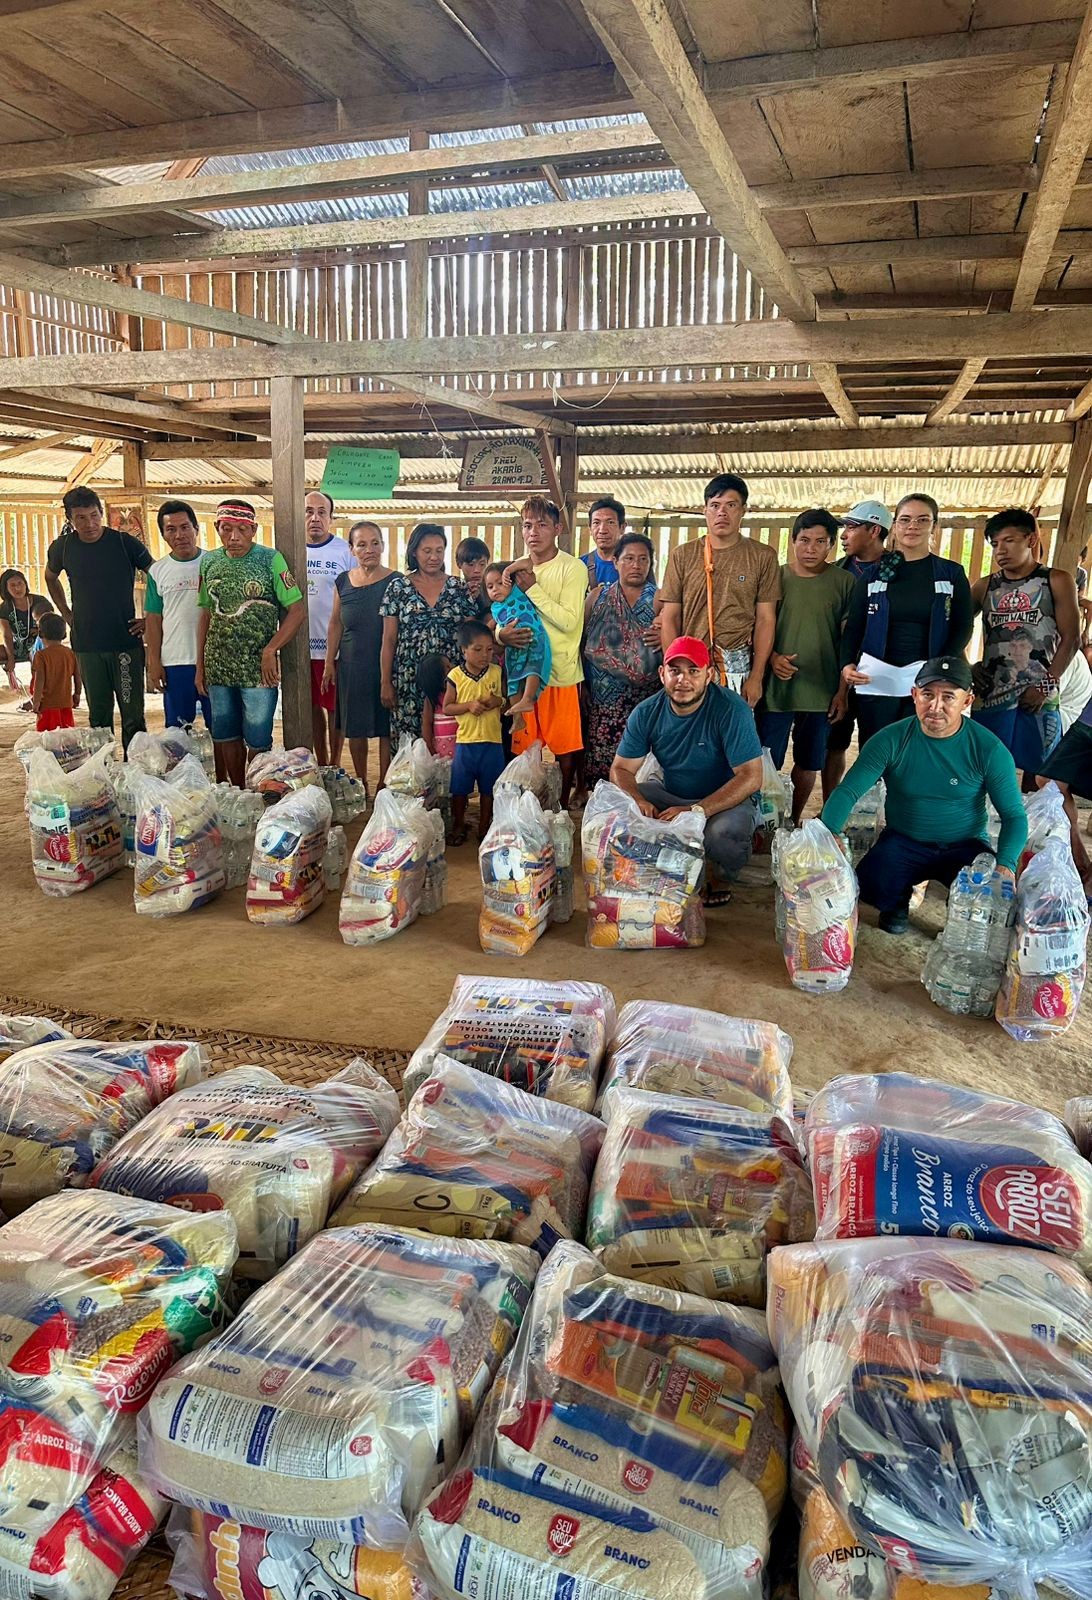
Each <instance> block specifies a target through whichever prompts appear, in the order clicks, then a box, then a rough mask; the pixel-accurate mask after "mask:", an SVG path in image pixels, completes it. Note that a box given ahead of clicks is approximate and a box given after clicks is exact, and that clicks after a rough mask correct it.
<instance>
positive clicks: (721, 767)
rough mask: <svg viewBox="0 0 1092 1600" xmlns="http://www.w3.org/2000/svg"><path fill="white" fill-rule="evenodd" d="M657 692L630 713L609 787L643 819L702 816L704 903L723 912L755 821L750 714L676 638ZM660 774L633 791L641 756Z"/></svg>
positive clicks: (695, 646)
mask: <svg viewBox="0 0 1092 1600" xmlns="http://www.w3.org/2000/svg"><path fill="white" fill-rule="evenodd" d="M660 682H661V683H662V684H663V688H662V689H661V690H660V692H659V694H654V695H652V696H651V697H650V698H649V699H648V700H642V701H641V704H640V705H639V706H638V707H637V708H636V710H634V711H632V712H631V713H630V716H629V721H628V722H627V723H626V727H625V732H624V733H623V735H622V742H621V744H619V746H618V754H617V755H616V756H615V758H614V764H613V765H612V767H611V773H610V776H611V782H612V783H616V784H617V785H618V787H619V788H620V789H624V790H625V792H626V793H627V794H629V795H632V796H633V798H634V800H636V802H637V804H638V806H639V807H640V808H641V810H642V811H643V813H644V814H645V816H646V817H658V818H659V820H660V821H661V822H670V821H671V820H672V818H674V817H677V816H678V815H679V814H680V813H681V812H683V811H700V812H702V813H703V815H704V816H705V819H706V821H705V854H706V858H707V869H708V870H707V876H708V880H709V881H708V886H707V888H706V891H705V903H706V905H709V906H722V905H727V903H728V901H729V900H730V899H731V897H732V896H731V891H730V890H729V889H728V888H727V887H726V885H725V883H724V880H725V879H730V878H734V877H736V876H737V874H738V873H739V871H740V870H741V868H742V867H744V866H745V865H746V863H747V857H748V856H749V854H750V850H751V837H752V835H753V833H754V831H755V826H756V823H757V820H758V812H757V807H756V805H755V800H754V797H755V795H756V794H757V793H758V791H759V789H760V788H761V787H762V746H761V745H760V744H759V742H758V733H757V732H756V730H755V719H754V716H753V714H752V712H751V709H750V707H749V706H748V705H747V704H746V702H745V701H744V700H743V699H742V698H741V697H740V696H739V695H738V694H736V693H735V692H734V691H733V690H731V689H723V688H721V686H720V685H719V684H718V683H716V682H715V681H714V678H713V666H712V661H711V660H710V656H709V649H708V646H707V645H705V644H704V643H703V642H702V640H701V639H695V638H692V637H691V636H689V635H687V634H682V635H681V636H680V637H679V638H677V639H675V640H674V641H673V642H672V643H671V644H669V645H668V647H667V649H666V650H665V651H664V664H663V666H662V667H661V668H660ZM650 755H652V756H655V758H656V760H657V761H658V762H659V764H660V766H661V767H662V768H663V781H662V782H660V783H647V782H645V783H638V781H637V774H638V772H639V771H640V769H641V767H642V765H643V763H644V761H645V760H646V758H647V757H648V756H650Z"/></svg>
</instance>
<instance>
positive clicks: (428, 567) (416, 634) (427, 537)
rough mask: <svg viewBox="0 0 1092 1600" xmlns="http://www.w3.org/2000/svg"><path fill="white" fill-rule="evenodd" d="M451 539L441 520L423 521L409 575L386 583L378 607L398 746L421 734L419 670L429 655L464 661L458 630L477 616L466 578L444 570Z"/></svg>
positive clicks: (409, 551) (409, 555)
mask: <svg viewBox="0 0 1092 1600" xmlns="http://www.w3.org/2000/svg"><path fill="white" fill-rule="evenodd" d="M446 555H447V535H446V534H445V532H444V530H443V528H441V527H440V525H439V524H438V523H436V522H419V523H418V524H417V526H416V528H414V530H413V532H412V533H411V534H410V538H409V543H408V545H407V546H406V571H405V572H404V573H402V572H398V573H396V574H395V575H394V577H393V578H392V579H391V581H390V583H389V584H388V585H387V588H386V592H385V593H384V595H383V599H382V602H381V604H380V607H379V614H380V616H381V617H382V618H383V649H382V654H381V658H380V661H381V673H382V688H381V691H380V692H381V696H382V701H383V704H384V705H385V706H386V708H387V710H388V711H389V712H390V714H391V736H392V739H393V742H394V744H395V745H396V746H397V744H398V741H399V740H400V739H401V737H402V735H403V734H404V733H408V734H409V736H410V738H411V739H417V738H419V737H420V734H421V714H422V712H423V710H424V695H423V694H422V692H421V689H420V688H419V687H418V683H417V668H418V665H419V663H420V662H421V661H422V660H423V659H424V657H425V656H431V655H440V656H443V657H445V659H446V660H447V661H449V662H451V663H452V664H453V665H457V664H458V662H459V661H460V660H461V656H460V652H459V646H458V641H457V639H456V633H455V630H456V629H457V628H458V626H459V623H460V622H466V621H468V620H470V619H471V618H473V616H474V603H473V601H472V600H471V598H470V593H469V591H468V589H467V587H466V584H465V583H463V581H462V579H461V578H451V577H448V575H447V573H446V572H445V571H444V560H445V557H446Z"/></svg>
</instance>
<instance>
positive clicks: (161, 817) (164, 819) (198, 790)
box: [133, 755, 226, 917]
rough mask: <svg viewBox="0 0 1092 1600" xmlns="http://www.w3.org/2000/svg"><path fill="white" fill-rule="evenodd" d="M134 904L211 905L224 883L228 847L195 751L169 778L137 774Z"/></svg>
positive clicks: (162, 909)
mask: <svg viewBox="0 0 1092 1600" xmlns="http://www.w3.org/2000/svg"><path fill="white" fill-rule="evenodd" d="M134 795H135V799H136V805H137V816H136V831H135V836H134V838H135V850H136V860H135V863H134V868H133V906H134V909H135V910H136V912H137V914H138V915H140V916H145V917H174V916H178V915H179V913H180V912H183V911H193V910H195V909H196V908H197V907H198V906H203V905H207V904H208V902H209V901H210V900H212V899H214V898H215V896H216V895H218V894H219V893H220V891H221V889H223V887H224V884H225V882H226V878H225V874H224V850H223V842H222V839H221V835H220V813H219V810H218V808H217V805H216V796H215V795H214V794H213V792H212V786H211V784H210V783H209V780H208V778H207V777H206V776H205V771H204V768H203V767H202V766H201V763H200V762H199V761H198V759H197V757H196V756H192V755H187V756H184V757H183V758H182V760H181V761H180V762H178V764H177V765H176V766H175V767H173V768H172V769H171V773H170V776H169V777H166V778H151V777H141V778H138V779H137V781H136V783H135V785H134Z"/></svg>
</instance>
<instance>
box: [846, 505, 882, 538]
mask: <svg viewBox="0 0 1092 1600" xmlns="http://www.w3.org/2000/svg"><path fill="white" fill-rule="evenodd" d="M894 520H895V519H894V517H893V516H892V515H891V513H890V511H888V509H887V507H886V506H884V505H881V504H880V502H879V501H878V500H861V501H858V503H857V504H856V505H855V506H854V507H853V509H852V511H847V512H846V514H845V516H844V517H843V518H842V522H843V524H845V523H847V522H874V523H875V524H876V526H877V527H878V528H882V529H883V531H884V533H890V532H891V524H892V523H893V522H894Z"/></svg>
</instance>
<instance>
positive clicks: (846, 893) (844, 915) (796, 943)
mask: <svg viewBox="0 0 1092 1600" xmlns="http://www.w3.org/2000/svg"><path fill="white" fill-rule="evenodd" d="M776 861H777V879H778V885H779V887H780V890H781V895H782V904H783V914H784V922H785V928H784V936H783V939H782V951H783V953H784V956H785V966H786V967H787V968H788V973H789V977H790V978H791V979H792V982H793V985H794V987H795V988H797V989H803V990H804V992H805V993H806V994H832V993H835V992H836V991H837V990H839V989H844V988H845V986H846V984H847V983H848V982H849V978H850V974H851V973H852V971H853V951H854V947H855V944H856V938H857V876H856V873H855V872H854V871H853V868H852V867H851V866H850V864H849V862H848V861H847V860H846V858H845V856H844V855H843V854H842V850H841V846H840V845H839V844H838V841H837V840H836V839H835V837H834V835H833V834H832V833H831V832H830V830H829V828H826V827H824V825H823V823H821V822H820V821H819V819H818V817H811V818H809V820H808V821H807V822H805V823H804V825H803V826H802V827H800V828H794V829H793V831H792V832H791V833H790V834H788V835H786V836H785V838H784V839H783V840H781V841H780V844H779V848H778V850H777V854H776Z"/></svg>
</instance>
